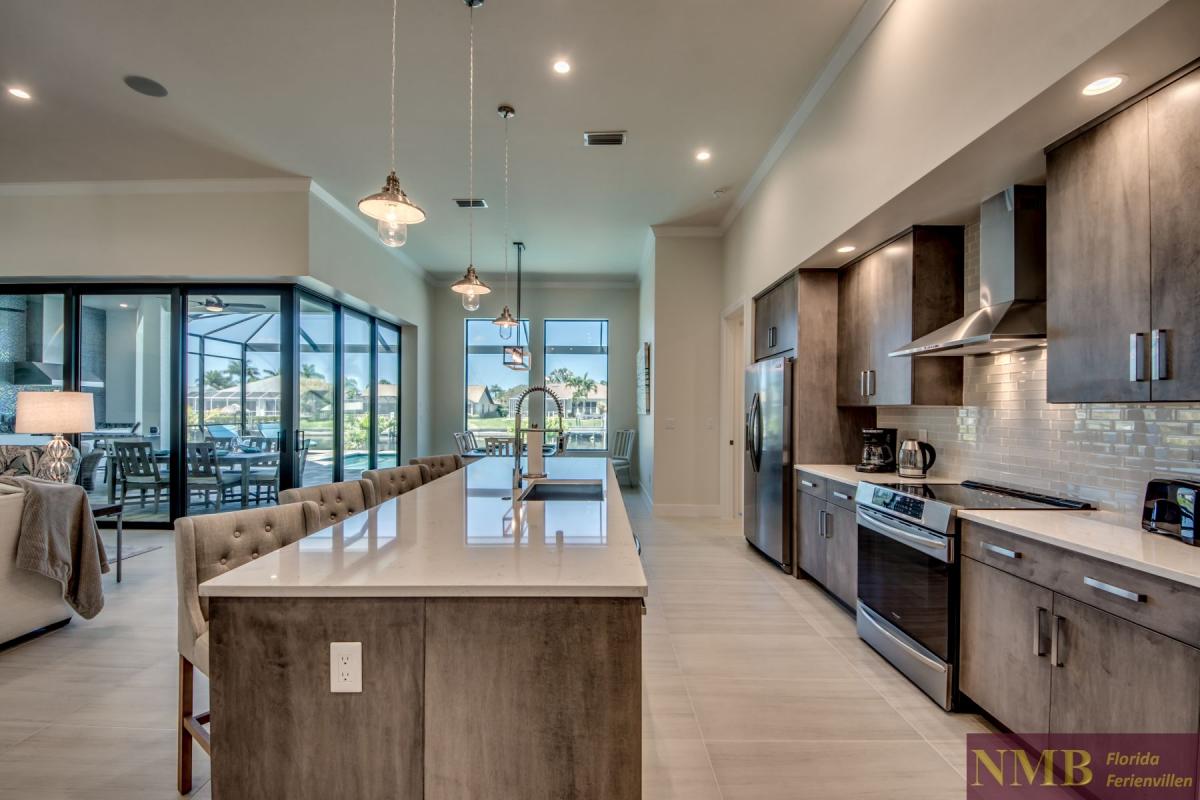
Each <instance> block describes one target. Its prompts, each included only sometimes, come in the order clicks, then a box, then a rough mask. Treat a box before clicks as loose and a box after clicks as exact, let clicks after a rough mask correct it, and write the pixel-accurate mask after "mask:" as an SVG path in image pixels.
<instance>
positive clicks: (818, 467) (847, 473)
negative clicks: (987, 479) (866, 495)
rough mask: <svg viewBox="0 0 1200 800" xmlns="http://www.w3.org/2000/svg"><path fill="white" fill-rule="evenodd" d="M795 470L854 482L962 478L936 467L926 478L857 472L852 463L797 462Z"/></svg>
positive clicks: (929, 480)
mask: <svg viewBox="0 0 1200 800" xmlns="http://www.w3.org/2000/svg"><path fill="white" fill-rule="evenodd" d="M796 470H797V471H800V470H803V471H804V472H812V473H814V474H816V475H820V476H821V477H822V478H828V479H829V480H831V481H841V482H842V483H850V484H856V483H858V482H859V481H866V482H867V483H962V481H963V479H962V478H959V477H956V476H954V475H951V474H949V473H943V472H941V471H939V470H938V469H937V467H936V465H935V466H934V468H933V469H932V470H930V473H929V477H928V478H901V477H900V476H899V475H897V474H896V473H894V472H858V471H857V470H855V469H854V465H853V464H797V465H796Z"/></svg>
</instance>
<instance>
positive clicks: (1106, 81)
mask: <svg viewBox="0 0 1200 800" xmlns="http://www.w3.org/2000/svg"><path fill="white" fill-rule="evenodd" d="M1124 82H1125V76H1124V75H1105V76H1104V77H1103V78H1097V79H1096V80H1094V81H1092V82H1091V83H1089V84H1088V85H1087V86H1085V87H1083V93H1084V94H1085V95H1087V96H1088V97H1091V96H1092V95H1095V94H1104V93H1105V92H1111V91H1112V90H1113V89H1115V88H1117V87H1118V86H1120V85H1121V84H1122V83H1124Z"/></svg>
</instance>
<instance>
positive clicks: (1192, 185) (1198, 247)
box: [1147, 71, 1200, 402]
mask: <svg viewBox="0 0 1200 800" xmlns="http://www.w3.org/2000/svg"><path fill="white" fill-rule="evenodd" d="M1147 102H1148V103H1149V105H1150V228H1151V230H1152V231H1154V235H1153V236H1152V237H1151V240H1150V242H1151V244H1150V247H1151V249H1150V264H1151V284H1150V285H1151V290H1150V292H1151V298H1152V299H1151V317H1152V320H1151V321H1152V323H1153V327H1154V329H1155V330H1156V331H1163V334H1162V335H1161V341H1160V345H1165V348H1166V352H1165V354H1164V360H1165V362H1166V363H1165V366H1166V369H1165V376H1162V375H1160V376H1159V377H1158V380H1154V381H1153V382H1152V383H1151V386H1150V394H1151V396H1152V398H1153V399H1154V400H1155V401H1156V402H1157V401H1167V400H1173V401H1182V400H1200V192H1197V190H1196V187H1197V186H1200V71H1196V72H1192V73H1191V74H1190V75H1186V76H1184V77H1183V78H1180V79H1179V80H1178V81H1176V82H1175V83H1172V84H1171V85H1170V86H1167V87H1166V88H1165V89H1163V90H1161V91H1160V92H1158V93H1157V94H1155V95H1152V96H1151V97H1150V98H1149V100H1148V101H1147ZM1151 377H1155V376H1154V375H1153V374H1152V376H1151Z"/></svg>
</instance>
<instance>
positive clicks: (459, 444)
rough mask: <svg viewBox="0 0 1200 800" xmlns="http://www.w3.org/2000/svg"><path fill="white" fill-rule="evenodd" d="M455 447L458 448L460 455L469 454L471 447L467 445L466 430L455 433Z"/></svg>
mask: <svg viewBox="0 0 1200 800" xmlns="http://www.w3.org/2000/svg"><path fill="white" fill-rule="evenodd" d="M454 448H455V449H456V450H458V454H459V455H460V456H466V455H467V452H468V451H469V450H470V448H469V447H468V446H467V434H466V433H465V432H464V433H455V434H454Z"/></svg>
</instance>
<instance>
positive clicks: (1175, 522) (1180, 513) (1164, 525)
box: [1142, 478, 1200, 545]
mask: <svg viewBox="0 0 1200 800" xmlns="http://www.w3.org/2000/svg"><path fill="white" fill-rule="evenodd" d="M1198 494H1200V483H1192V482H1191V481H1176V480H1165V479H1161V478H1155V479H1154V480H1152V481H1150V482H1149V483H1148V484H1146V502H1145V505H1143V507H1142V527H1143V528H1144V529H1146V530H1148V531H1150V532H1151V533H1161V534H1165V535H1167V536H1174V537H1176V538H1178V539H1182V540H1183V541H1184V542H1186V543H1187V544H1191V545H1200V542H1198V541H1197V540H1196V498H1197V495H1198Z"/></svg>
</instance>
